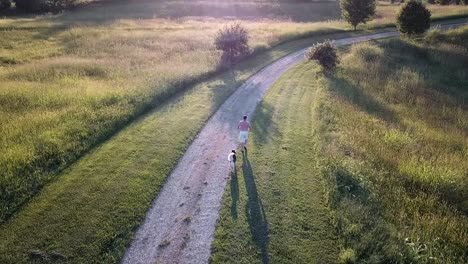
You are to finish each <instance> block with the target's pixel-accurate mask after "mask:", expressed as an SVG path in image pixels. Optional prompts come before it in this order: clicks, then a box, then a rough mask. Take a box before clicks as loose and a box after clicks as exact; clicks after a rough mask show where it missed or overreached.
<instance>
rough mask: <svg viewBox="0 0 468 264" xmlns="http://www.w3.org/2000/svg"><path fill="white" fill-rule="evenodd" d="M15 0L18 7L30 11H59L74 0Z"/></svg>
mask: <svg viewBox="0 0 468 264" xmlns="http://www.w3.org/2000/svg"><path fill="white" fill-rule="evenodd" d="M0 1H1V0H0ZM15 2H16V7H18V9H21V10H23V11H26V12H31V13H40V12H59V11H61V10H63V9H65V8H68V7H70V6H71V5H72V4H73V3H74V0H16V1H15Z"/></svg>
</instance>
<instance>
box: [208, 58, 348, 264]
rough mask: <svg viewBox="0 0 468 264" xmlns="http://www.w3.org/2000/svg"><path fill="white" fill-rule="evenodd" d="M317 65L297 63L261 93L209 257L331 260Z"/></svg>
mask: <svg viewBox="0 0 468 264" xmlns="http://www.w3.org/2000/svg"><path fill="white" fill-rule="evenodd" d="M317 69H318V67H316V65H313V64H310V63H309V64H308V63H301V64H299V65H298V66H295V67H294V68H293V69H291V70H290V71H288V72H287V73H286V74H285V75H284V76H283V77H281V79H280V80H279V81H278V82H276V83H275V84H274V86H273V87H272V88H271V89H270V90H269V91H268V92H267V94H266V96H265V98H264V100H263V101H262V103H261V105H260V106H259V107H258V109H257V110H256V112H255V114H254V115H253V117H252V119H253V121H252V126H253V129H252V131H251V136H250V140H249V141H250V142H249V144H248V155H242V154H240V152H239V157H240V158H239V162H238V165H237V176H234V175H231V177H230V179H229V182H228V186H227V190H226V193H225V195H224V198H223V203H222V209H221V212H220V216H219V219H218V224H217V228H216V234H215V240H214V242H213V248H212V251H213V255H212V257H211V263H246V264H247V263H249V264H250V263H308V264H311V263H336V260H337V258H338V252H339V244H340V243H339V241H338V239H337V237H336V235H335V229H334V227H333V225H332V218H331V213H330V211H329V209H328V205H327V191H326V186H327V185H326V183H325V180H324V178H323V177H322V175H321V171H322V169H321V168H320V167H318V165H319V163H318V160H317V153H318V152H317V145H316V142H315V137H314V133H315V130H316V127H315V123H316V122H314V119H315V114H314V113H315V109H316V103H317V100H316V94H317V91H318V85H319V82H318V81H317V78H316V74H315V73H314V72H315V71H317Z"/></svg>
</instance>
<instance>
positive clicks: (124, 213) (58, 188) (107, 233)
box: [0, 33, 353, 263]
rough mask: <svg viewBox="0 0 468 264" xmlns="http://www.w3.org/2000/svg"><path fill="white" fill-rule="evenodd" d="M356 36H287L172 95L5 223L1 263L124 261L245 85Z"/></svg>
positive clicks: (1, 234)
mask: <svg viewBox="0 0 468 264" xmlns="http://www.w3.org/2000/svg"><path fill="white" fill-rule="evenodd" d="M351 35H353V33H341V34H338V35H330V36H322V37H316V38H309V39H302V40H297V41H292V42H288V43H287V44H283V45H280V46H277V47H275V48H274V49H272V50H270V51H268V52H265V53H262V54H259V55H258V56H256V57H254V58H251V59H249V60H247V61H245V62H242V63H241V64H239V65H238V66H236V67H235V69H234V71H230V72H226V73H224V74H221V75H218V76H217V77H214V78H210V79H209V80H207V81H205V82H201V83H200V84H198V85H196V86H195V87H191V89H189V90H188V91H186V92H185V93H180V94H178V95H176V96H174V97H172V98H171V99H170V100H169V101H167V102H166V103H164V104H162V105H161V106H159V107H157V108H156V109H155V110H154V111H152V112H150V113H149V114H147V115H145V116H143V117H142V118H140V119H139V120H137V121H136V122H134V123H132V125H130V126H129V127H127V128H125V129H123V130H122V131H121V132H119V133H118V134H117V135H116V136H114V137H112V138H111V139H109V140H108V141H107V142H105V143H103V144H102V145H100V146H99V147H97V148H96V149H94V150H93V151H91V152H90V153H89V154H88V155H86V156H85V157H84V158H82V159H80V160H79V161H78V162H76V163H75V164H74V165H72V166H71V167H70V168H68V169H66V170H65V171H64V172H62V173H60V175H59V176H58V177H57V178H56V179H55V180H54V181H52V182H51V183H50V184H48V185H47V186H46V187H45V188H44V189H42V191H41V192H40V193H39V194H38V195H36V196H35V197H34V198H33V199H32V200H31V201H30V202H29V203H28V204H27V205H26V206H24V207H23V208H22V209H21V210H20V211H19V212H18V213H16V214H15V215H13V217H11V218H10V219H9V220H8V221H7V222H5V223H4V224H2V225H0V237H2V239H1V240H0V263H24V262H28V261H32V260H34V259H38V262H40V260H42V261H45V260H49V261H52V260H55V261H56V262H66V263H115V262H118V260H119V259H120V257H121V256H122V254H123V252H124V249H125V247H126V246H127V244H128V243H129V241H130V239H131V236H132V234H133V232H134V231H135V228H136V227H138V225H139V224H140V223H141V221H142V219H143V217H144V215H145V213H146V211H147V210H148V208H149V206H150V205H151V201H152V199H154V197H156V196H157V193H158V192H159V189H160V187H161V185H162V184H163V183H164V181H165V178H166V177H167V176H168V174H169V172H170V171H171V170H172V168H173V167H174V165H175V164H176V162H177V160H178V158H179V157H181V156H182V154H183V153H184V151H185V149H186V147H187V146H188V145H189V144H190V142H191V141H192V140H193V138H194V136H195V135H196V134H197V132H198V131H199V130H200V128H201V127H202V126H203V124H204V122H205V121H206V120H207V119H208V118H209V116H210V115H211V114H212V113H213V112H214V111H215V110H216V109H217V107H218V106H219V105H220V104H221V103H222V102H224V100H225V99H226V98H227V97H228V96H229V95H230V94H231V93H232V92H233V91H234V90H235V89H236V88H237V87H239V86H240V84H241V83H243V82H244V81H245V80H246V79H247V78H248V77H249V76H250V75H252V74H253V73H255V72H256V71H258V70H260V69H261V68H262V67H264V66H266V65H268V64H269V63H271V62H272V61H274V60H276V59H278V58H280V57H282V56H285V55H286V54H288V53H290V52H292V51H296V50H298V49H301V48H304V47H307V46H309V45H310V43H311V42H315V41H323V40H324V39H325V38H333V37H336V38H341V37H347V36H351ZM61 256H65V257H66V260H64V258H63V257H61Z"/></svg>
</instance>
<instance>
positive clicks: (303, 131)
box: [212, 27, 468, 264]
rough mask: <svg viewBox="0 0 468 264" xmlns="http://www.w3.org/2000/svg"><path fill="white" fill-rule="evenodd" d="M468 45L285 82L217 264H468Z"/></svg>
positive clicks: (405, 53) (295, 73)
mask: <svg viewBox="0 0 468 264" xmlns="http://www.w3.org/2000/svg"><path fill="white" fill-rule="evenodd" d="M467 44H468V27H465V28H463V29H459V30H454V31H450V32H448V33H439V32H432V33H430V34H429V35H428V36H427V37H426V38H425V39H423V40H418V41H410V40H401V39H397V38H394V39H389V40H381V41H375V42H370V43H363V44H357V45H354V46H352V47H349V48H344V49H342V50H341V52H340V55H341V57H342V60H341V61H342V62H341V64H340V66H339V68H338V69H337V71H336V72H335V73H334V74H331V75H324V74H322V73H320V72H319V70H318V67H317V66H316V65H315V64H314V63H310V62H309V63H307V62H304V63H302V64H300V65H298V66H296V67H295V68H293V69H292V70H290V71H289V72H288V73H287V74H285V75H284V76H283V77H282V78H281V79H280V80H279V81H278V82H277V83H276V84H275V85H274V87H273V88H272V89H271V90H270V91H269V92H268V93H267V95H266V97H265V100H264V101H263V102H262V105H261V107H260V108H259V109H258V110H257V112H256V114H255V119H254V121H253V126H254V130H253V140H252V141H251V142H250V146H249V147H250V149H251V151H250V152H249V157H248V163H247V165H244V166H243V165H239V173H238V174H239V175H238V178H232V179H231V185H230V187H228V189H227V192H226V194H225V196H224V199H223V208H222V210H221V215H220V218H219V220H218V226H217V229H216V238H215V243H214V246H213V252H214V254H213V257H212V262H213V263H225V262H228V263H239V262H240V260H242V261H244V263H250V262H254V263H255V262H258V263H262V262H263V263H267V261H266V258H265V257H264V256H268V260H269V262H271V263H302V262H304V263H314V262H315V263H324V262H326V261H325V260H320V258H321V257H324V258H325V257H328V258H329V259H331V262H340V263H441V264H442V263H454V264H455V263H467V262H468V253H467V251H466V248H468V218H467V213H468V207H467V203H466V201H467V199H468V196H467V194H468V181H467V174H466V172H467V171H468V159H467V157H468V123H467V120H468V108H467V99H468V91H467V90H466V87H468V81H467V80H468V78H467V77H468V76H467V74H468V73H467V71H466V65H468V52H467V49H468V45H467ZM307 161H308V162H307ZM324 182H325V183H324ZM255 204H260V208H261V209H262V210H261V214H259V213H257V214H254V212H255V211H254V209H255ZM257 207H259V206H258V205H257ZM327 208H328V209H327ZM257 211H258V210H257ZM317 211H321V212H324V213H323V214H320V213H318V212H317ZM326 212H328V213H326ZM252 215H253V216H255V218H252ZM327 219H328V220H329V221H328V222H330V221H331V223H332V225H333V227H334V228H330V227H328V229H326V228H327V225H326V223H327ZM261 223H264V226H262V225H261ZM323 230H328V231H327V232H325V234H327V235H324V234H323V233H321V232H323ZM259 231H262V232H259ZM259 234H260V235H259ZM333 235H336V236H337V238H336V239H335V240H329V239H330V238H333ZM320 239H321V240H323V241H321V242H320V243H319V244H320V245H322V246H323V247H325V248H326V249H330V248H335V249H336V248H339V253H337V252H336V251H333V250H330V251H328V252H327V251H326V250H323V249H321V248H317V246H316V244H314V243H317V241H320ZM331 241H335V245H334V247H328V245H329V244H327V243H330V242H331ZM317 251H318V252H317ZM264 252H266V253H264ZM304 252H306V253H304ZM327 253H328V255H327ZM317 259H319V260H318V261H317Z"/></svg>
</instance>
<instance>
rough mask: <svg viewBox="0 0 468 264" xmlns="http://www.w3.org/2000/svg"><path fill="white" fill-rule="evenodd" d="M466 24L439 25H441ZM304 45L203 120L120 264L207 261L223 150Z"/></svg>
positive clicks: (350, 40)
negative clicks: (202, 126)
mask: <svg viewBox="0 0 468 264" xmlns="http://www.w3.org/2000/svg"><path fill="white" fill-rule="evenodd" d="M462 25H468V22H465V23H460V24H452V25H446V26H441V28H442V29H449V28H455V27H459V26H462ZM393 36H398V32H396V31H392V32H385V33H378V34H372V35H364V36H359V37H351V38H344V39H339V40H336V41H335V44H336V45H338V46H342V45H348V44H352V43H357V42H363V41H368V40H372V39H381V38H387V37H393ZM306 50H307V49H302V50H299V51H297V52H294V53H292V54H290V55H288V56H285V57H283V58H282V59H280V60H278V61H276V62H274V63H272V64H271V65H269V66H267V67H265V68H264V69H263V70H261V71H260V72H258V73H257V74H255V75H254V76H252V77H251V78H249V79H248V80H247V81H246V82H245V83H244V84H243V85H242V86H240V87H239V88H238V89H237V90H236V92H234V93H233V94H232V95H231V97H229V98H228V99H227V100H226V102H224V104H223V105H222V106H221V107H220V108H219V109H218V110H217V112H216V113H215V114H214V115H213V116H212V117H211V118H210V119H209V120H208V122H207V123H206V125H205V127H204V128H203V129H202V131H201V132H200V133H199V134H198V136H197V137H196V138H195V140H194V141H193V142H192V144H191V145H190V147H189V148H188V149H187V152H186V153H185V154H184V156H183V157H182V158H181V160H180V161H179V163H178V164H177V166H176V167H175V168H174V170H173V171H172V173H171V175H170V176H169V177H168V179H167V182H166V184H165V185H164V187H163V188H162V189H161V192H160V193H159V196H158V197H157V199H156V200H155V201H154V202H153V205H152V208H151V209H150V210H149V211H148V213H147V215H146V219H145V221H144V223H143V224H142V225H141V226H140V227H139V229H138V231H137V233H136V235H135V237H134V240H133V242H132V244H131V246H130V247H129V248H128V249H127V251H126V253H125V256H124V258H123V260H122V263H124V264H153V263H161V264H162V263H171V264H172V263H196V264H199V263H207V262H208V260H209V257H210V253H211V252H210V247H211V242H212V241H213V235H214V231H215V227H216V220H217V217H218V211H219V209H220V202H221V198H222V195H223V192H224V187H225V185H226V181H227V177H226V176H227V175H228V172H229V166H228V162H227V154H228V153H229V151H230V149H232V148H235V146H236V139H237V133H236V130H237V129H236V126H237V122H238V121H239V120H240V118H241V116H242V115H243V114H249V113H252V112H253V111H254V110H255V108H256V106H257V104H258V103H259V102H260V100H261V99H262V97H263V95H264V94H265V92H266V91H267V90H268V89H269V88H270V87H271V86H272V84H273V83H274V82H275V81H276V80H277V79H278V78H279V77H280V76H281V75H282V74H283V73H284V72H286V71H287V70H288V69H290V68H291V67H293V66H294V65H295V64H297V63H298V62H300V61H301V60H303V58H304V53H305V51H306Z"/></svg>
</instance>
